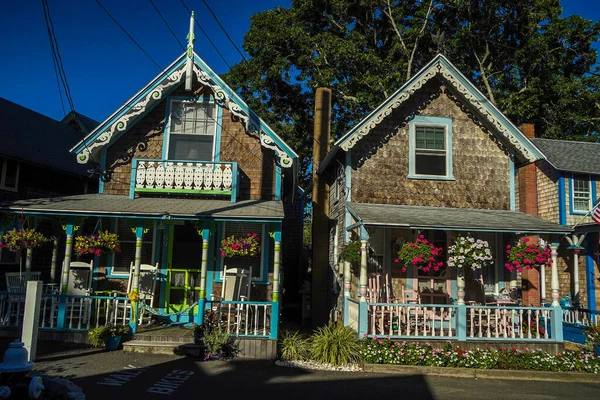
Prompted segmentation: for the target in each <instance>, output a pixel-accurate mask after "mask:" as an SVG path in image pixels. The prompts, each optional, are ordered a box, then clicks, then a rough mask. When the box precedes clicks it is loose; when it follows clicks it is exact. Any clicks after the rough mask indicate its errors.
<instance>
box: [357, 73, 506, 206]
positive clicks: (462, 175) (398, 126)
mask: <svg viewBox="0 0 600 400" xmlns="http://www.w3.org/2000/svg"><path fill="white" fill-rule="evenodd" d="M447 92H450V90H449V89H445V90H444V89H443V88H442V87H441V85H440V83H439V81H437V80H434V81H431V82H429V83H428V84H427V85H425V87H424V88H423V89H421V90H420V91H419V92H417V93H415V95H414V96H413V98H412V99H411V101H409V102H407V104H405V105H403V106H401V107H398V108H397V109H395V110H394V111H393V112H392V114H391V115H390V116H389V117H387V119H386V120H385V121H383V122H382V123H381V124H379V125H378V126H377V127H376V128H374V129H373V130H372V131H371V132H370V133H369V135H367V136H366V137H364V138H363V139H361V141H359V142H358V144H357V145H356V146H355V147H354V148H353V149H352V168H353V171H352V188H353V189H352V201H353V202H359V203H380V204H404V205H429V206H440V207H443V206H445V207H460V208H484V209H496V210H509V209H510V177H509V172H510V165H509V157H508V155H507V154H505V152H504V151H503V150H502V149H501V148H500V146H499V145H498V144H497V143H496V141H495V140H493V139H492V138H491V137H490V134H489V133H487V132H484V130H482V128H480V126H478V124H477V123H476V122H474V120H473V118H475V117H473V116H472V115H468V114H467V113H466V112H465V111H463V109H461V106H459V105H457V104H456V103H455V101H454V100H453V99H451V98H450V96H449V95H448V93H447ZM450 95H451V94H450ZM413 114H418V115H423V116H439V117H451V118H452V130H453V132H452V146H453V148H452V160H453V173H454V178H455V180H454V181H442V180H424V179H407V176H408V167H409V165H408V163H409V144H408V138H409V133H408V131H409V127H408V123H407V122H408V120H407V118H406V116H410V115H413Z"/></svg>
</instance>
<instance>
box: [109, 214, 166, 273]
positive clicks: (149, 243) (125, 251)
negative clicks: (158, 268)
mask: <svg viewBox="0 0 600 400" xmlns="http://www.w3.org/2000/svg"><path fill="white" fill-rule="evenodd" d="M132 227H133V225H132V224H130V223H128V222H127V221H126V220H123V219H117V222H116V230H115V232H116V233H117V235H119V242H120V243H121V252H120V253H115V254H114V255H113V256H112V257H113V264H112V267H113V268H112V271H111V275H124V276H127V275H129V268H130V266H131V263H132V262H135V232H133V231H132V230H131V229H132ZM154 228H155V225H153V226H152V228H150V229H149V230H148V232H147V233H145V234H144V236H143V238H142V264H152V265H154V264H155V263H156V262H155V260H154V242H155V240H154V239H155V237H154V233H155V232H156V229H154Z"/></svg>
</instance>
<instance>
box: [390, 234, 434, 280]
mask: <svg viewBox="0 0 600 400" xmlns="http://www.w3.org/2000/svg"><path fill="white" fill-rule="evenodd" d="M441 254H442V248H441V247H435V246H434V245H433V243H431V242H429V241H428V240H427V239H426V238H425V236H424V235H419V237H418V238H417V240H415V241H414V242H407V243H404V244H403V245H402V248H401V249H400V251H398V258H397V259H396V260H394V262H399V261H400V260H402V263H403V264H404V265H403V266H402V272H406V267H407V266H408V265H409V264H414V265H416V266H417V268H419V269H422V270H423V271H425V272H427V271H429V270H430V269H433V270H434V271H438V270H439V269H440V268H442V267H443V266H444V263H443V262H442V261H439V262H438V261H436V259H435V257H437V256H439V255H441Z"/></svg>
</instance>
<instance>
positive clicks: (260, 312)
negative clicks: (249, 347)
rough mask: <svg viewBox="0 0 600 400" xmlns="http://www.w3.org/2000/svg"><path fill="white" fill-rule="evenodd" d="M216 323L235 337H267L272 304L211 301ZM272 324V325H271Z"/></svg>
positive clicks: (270, 326)
mask: <svg viewBox="0 0 600 400" xmlns="http://www.w3.org/2000/svg"><path fill="white" fill-rule="evenodd" d="M210 303H212V304H211V309H212V310H213V311H215V312H216V314H217V317H216V318H217V322H218V323H219V325H220V326H221V327H222V328H223V329H224V330H225V331H226V332H227V333H229V334H232V335H235V336H255V337H269V336H270V335H271V334H272V332H271V328H272V327H273V326H277V322H276V321H273V318H272V316H273V312H272V311H273V303H271V302H257V301H211V302H210ZM273 324H274V325H273Z"/></svg>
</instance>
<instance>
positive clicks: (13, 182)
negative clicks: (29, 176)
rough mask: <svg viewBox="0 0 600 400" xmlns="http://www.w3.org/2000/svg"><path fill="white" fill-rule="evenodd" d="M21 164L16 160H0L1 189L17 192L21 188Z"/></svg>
mask: <svg viewBox="0 0 600 400" xmlns="http://www.w3.org/2000/svg"><path fill="white" fill-rule="evenodd" d="M20 171H21V165H20V164H19V162H18V161H15V160H8V159H5V160H2V161H0V189H1V190H8V191H11V192H16V191H17V190H18V188H19V172H20Z"/></svg>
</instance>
